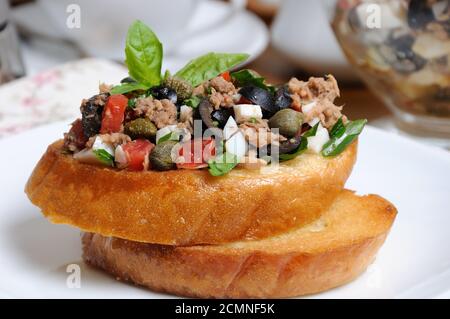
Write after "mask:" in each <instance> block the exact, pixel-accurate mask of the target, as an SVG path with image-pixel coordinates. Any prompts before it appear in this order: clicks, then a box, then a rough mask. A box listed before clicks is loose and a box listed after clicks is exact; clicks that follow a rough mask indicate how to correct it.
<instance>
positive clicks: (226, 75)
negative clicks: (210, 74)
mask: <svg viewBox="0 0 450 319" xmlns="http://www.w3.org/2000/svg"><path fill="white" fill-rule="evenodd" d="M220 76H221V77H223V78H224V79H225V80H226V81H228V82H231V75H230V72H229V71H227V72H223V73H222V74H221V75H220Z"/></svg>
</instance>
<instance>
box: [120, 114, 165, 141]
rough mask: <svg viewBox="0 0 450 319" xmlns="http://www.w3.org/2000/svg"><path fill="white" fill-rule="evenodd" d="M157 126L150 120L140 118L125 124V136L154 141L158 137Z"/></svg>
mask: <svg viewBox="0 0 450 319" xmlns="http://www.w3.org/2000/svg"><path fill="white" fill-rule="evenodd" d="M157 130H158V129H157V128H156V126H155V124H153V122H152V121H150V119H147V118H138V119H135V120H133V121H131V122H128V123H126V124H125V127H124V131H125V134H127V135H129V136H130V137H131V138H132V139H134V140H135V139H138V138H146V139H148V140H153V139H154V138H155V136H156V131H157Z"/></svg>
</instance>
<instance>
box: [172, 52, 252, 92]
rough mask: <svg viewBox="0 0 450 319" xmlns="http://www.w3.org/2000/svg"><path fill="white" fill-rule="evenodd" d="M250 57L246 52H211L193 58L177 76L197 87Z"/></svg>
mask: <svg viewBox="0 0 450 319" xmlns="http://www.w3.org/2000/svg"><path fill="white" fill-rule="evenodd" d="M248 57H249V55H248V54H244V53H236V54H227V53H215V52H210V53H207V54H205V55H202V56H200V57H198V58H196V59H194V60H191V61H190V62H189V63H188V64H186V66H184V67H183V68H182V69H181V70H179V71H178V72H177V73H176V74H175V76H176V77H179V78H182V79H184V80H185V81H187V82H189V83H190V84H191V85H192V86H193V87H196V86H198V85H199V84H201V83H203V82H205V81H207V80H210V79H212V78H214V77H216V76H218V75H219V74H221V73H223V72H225V71H227V70H229V69H231V68H232V67H234V66H236V65H238V64H239V63H242V62H244V61H245V60H247V59H248Z"/></svg>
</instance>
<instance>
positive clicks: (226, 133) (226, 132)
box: [223, 116, 239, 140]
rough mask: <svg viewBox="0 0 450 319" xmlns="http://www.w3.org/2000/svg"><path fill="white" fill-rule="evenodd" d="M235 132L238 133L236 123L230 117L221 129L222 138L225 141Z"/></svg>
mask: <svg viewBox="0 0 450 319" xmlns="http://www.w3.org/2000/svg"><path fill="white" fill-rule="evenodd" d="M237 131H239V128H238V125H237V123H236V121H235V120H234V118H233V117H232V116H230V117H229V118H228V121H227V123H226V124H225V126H224V128H223V138H224V139H225V140H228V139H230V137H231V136H233V134H234V133H236V132H237Z"/></svg>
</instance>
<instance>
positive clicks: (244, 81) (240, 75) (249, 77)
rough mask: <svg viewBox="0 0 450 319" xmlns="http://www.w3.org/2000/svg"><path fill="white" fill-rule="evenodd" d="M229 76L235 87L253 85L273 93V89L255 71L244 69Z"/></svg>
mask: <svg viewBox="0 0 450 319" xmlns="http://www.w3.org/2000/svg"><path fill="white" fill-rule="evenodd" d="M230 75H231V78H232V79H233V81H234V82H235V83H236V85H237V86H241V87H242V86H246V85H254V86H256V87H259V88H261V89H264V90H268V91H270V92H271V93H274V92H275V87H273V86H272V85H268V84H266V80H265V79H264V78H263V77H261V76H260V75H259V74H258V73H256V72H255V71H252V70H248V69H244V70H240V71H237V72H232V73H231V74H230Z"/></svg>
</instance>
